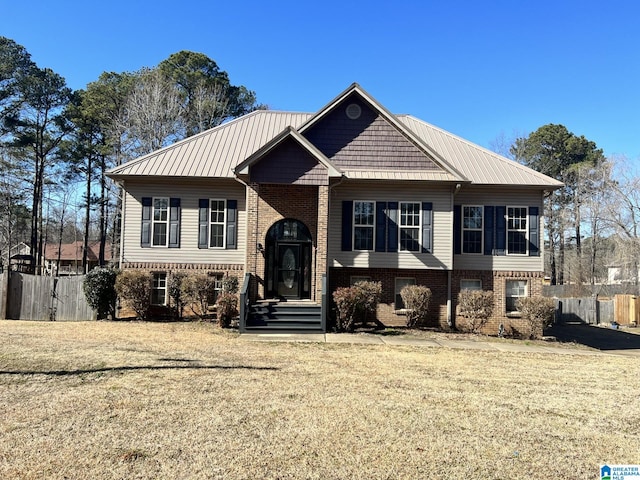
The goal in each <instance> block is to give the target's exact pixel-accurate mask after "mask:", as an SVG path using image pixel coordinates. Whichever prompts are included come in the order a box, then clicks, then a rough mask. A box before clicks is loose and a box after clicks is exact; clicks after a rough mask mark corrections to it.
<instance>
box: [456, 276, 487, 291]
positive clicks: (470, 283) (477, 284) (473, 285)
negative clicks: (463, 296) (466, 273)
mask: <svg viewBox="0 0 640 480" xmlns="http://www.w3.org/2000/svg"><path fill="white" fill-rule="evenodd" d="M460 290H482V280H476V279H467V278H464V279H462V280H460Z"/></svg>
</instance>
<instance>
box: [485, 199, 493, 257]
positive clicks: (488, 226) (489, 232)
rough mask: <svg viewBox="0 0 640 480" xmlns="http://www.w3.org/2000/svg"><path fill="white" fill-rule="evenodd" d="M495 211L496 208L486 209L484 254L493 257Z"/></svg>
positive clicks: (486, 207)
mask: <svg viewBox="0 0 640 480" xmlns="http://www.w3.org/2000/svg"><path fill="white" fill-rule="evenodd" d="M493 211H494V207H491V206H485V207H484V254H485V255H493V225H494V222H493Z"/></svg>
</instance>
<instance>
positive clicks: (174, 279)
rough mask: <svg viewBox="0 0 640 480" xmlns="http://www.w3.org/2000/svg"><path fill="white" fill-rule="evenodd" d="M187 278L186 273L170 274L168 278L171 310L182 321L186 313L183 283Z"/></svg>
mask: <svg viewBox="0 0 640 480" xmlns="http://www.w3.org/2000/svg"><path fill="white" fill-rule="evenodd" d="M185 277H186V274H185V273H182V272H175V273H172V274H170V275H169V277H168V278H167V290H168V293H169V299H170V302H171V308H172V310H173V314H174V316H175V318H176V319H177V320H182V315H183V313H184V294H183V292H182V282H183V280H184V279H185Z"/></svg>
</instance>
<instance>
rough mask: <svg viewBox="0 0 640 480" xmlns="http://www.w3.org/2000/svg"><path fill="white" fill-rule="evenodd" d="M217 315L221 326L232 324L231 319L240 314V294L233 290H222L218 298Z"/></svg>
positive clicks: (226, 326)
mask: <svg viewBox="0 0 640 480" xmlns="http://www.w3.org/2000/svg"><path fill="white" fill-rule="evenodd" d="M216 315H217V316H218V325H220V327H222V328H228V327H229V326H231V320H232V319H233V318H234V317H235V316H236V315H238V296H237V295H236V294H235V293H231V292H220V295H218V299H217V300H216Z"/></svg>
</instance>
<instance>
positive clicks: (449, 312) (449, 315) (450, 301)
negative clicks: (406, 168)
mask: <svg viewBox="0 0 640 480" xmlns="http://www.w3.org/2000/svg"><path fill="white" fill-rule="evenodd" d="M461 188H462V184H460V183H457V184H456V186H455V188H454V190H453V195H452V197H451V200H452V204H451V211H452V212H453V199H454V198H455V197H456V195H457V194H458V192H459V191H460V189H461ZM452 228H453V224H452ZM455 233H456V232H453V234H454V235H455ZM454 243H455V242H454ZM454 257H455V252H454V253H453V255H452V257H451V258H452V259H453V258H454ZM451 264H452V267H451V269H450V270H447V325H448V326H449V328H450V329H452V330H455V328H456V324H455V315H454V314H453V294H452V277H453V261H452V262H451Z"/></svg>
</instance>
